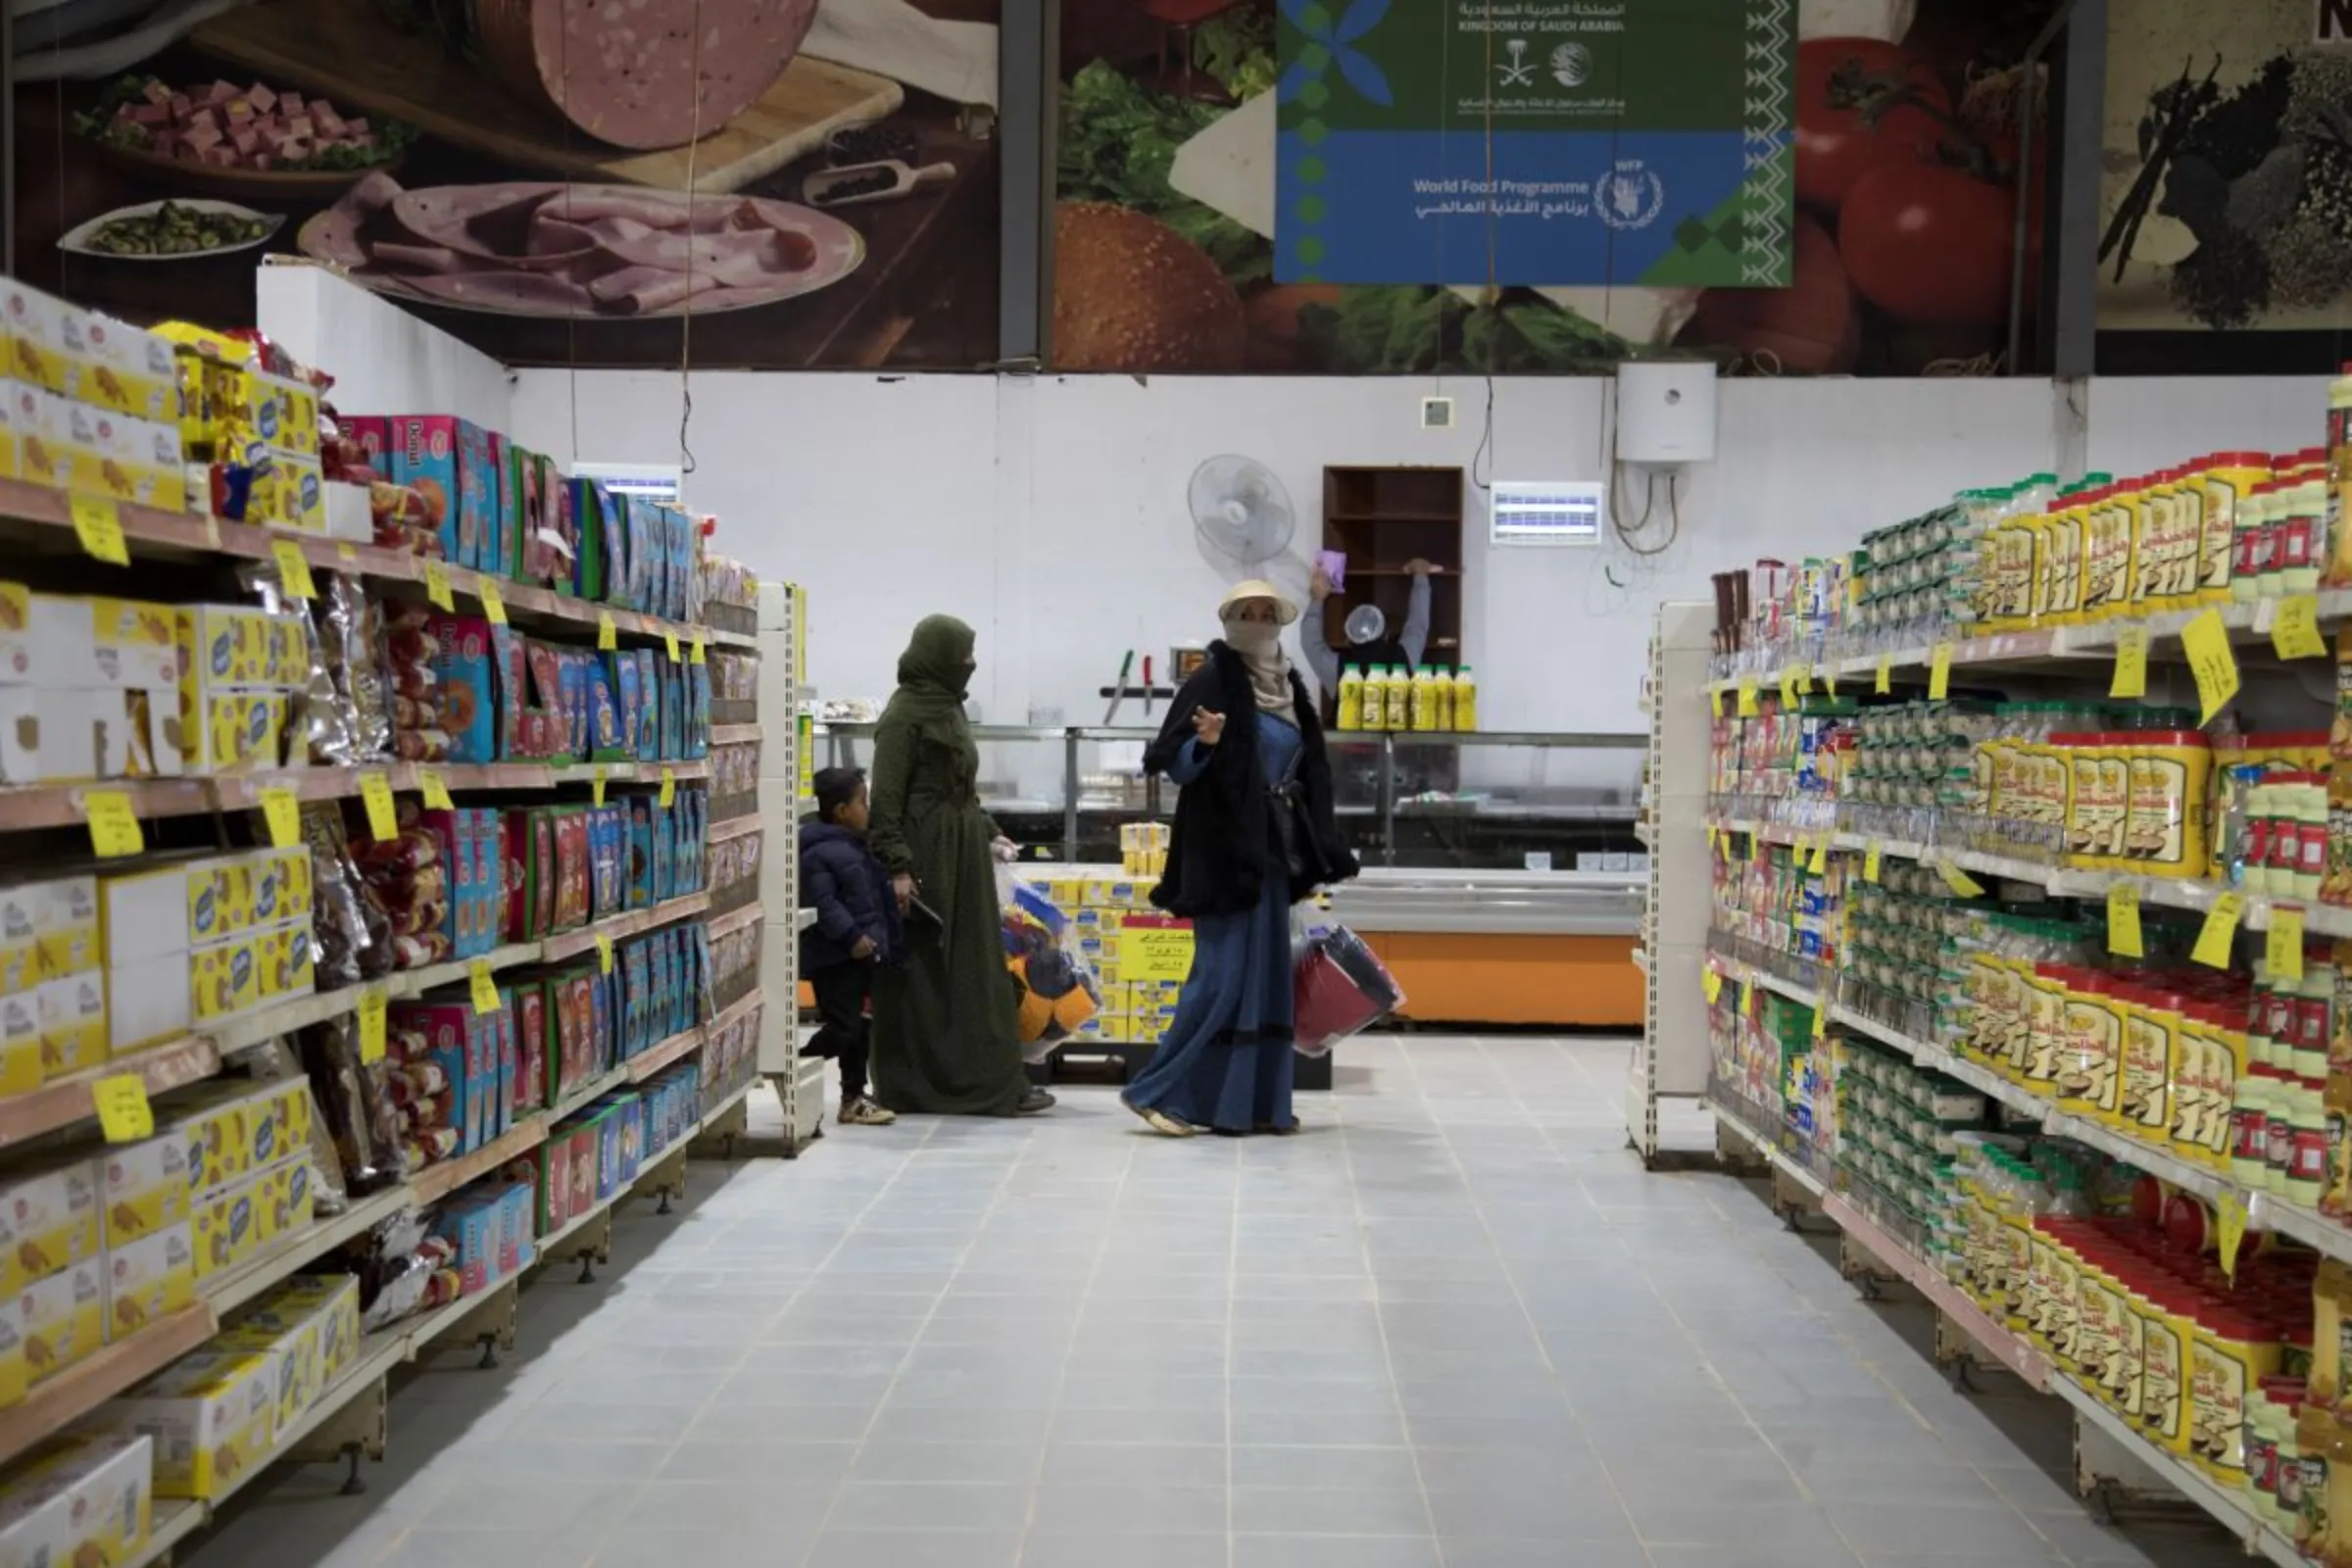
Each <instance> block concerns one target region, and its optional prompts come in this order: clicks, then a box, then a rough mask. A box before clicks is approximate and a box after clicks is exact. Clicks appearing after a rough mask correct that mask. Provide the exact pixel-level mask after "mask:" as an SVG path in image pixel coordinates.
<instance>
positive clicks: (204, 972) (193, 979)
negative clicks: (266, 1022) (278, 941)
mask: <svg viewBox="0 0 2352 1568" xmlns="http://www.w3.org/2000/svg"><path fill="white" fill-rule="evenodd" d="M261 940H262V939H261V938H260V937H257V936H241V937H229V938H228V939H226V940H225V941H221V942H214V943H208V944H207V945H205V946H204V947H201V948H198V949H197V950H196V951H195V952H194V953H192V954H190V955H188V958H189V963H190V967H189V970H188V1012H189V1016H190V1017H192V1018H193V1019H194V1020H195V1022H196V1024H197V1026H198V1027H199V1028H201V1027H203V1026H205V1025H207V1024H214V1023H219V1022H220V1021H221V1019H223V1018H234V1017H236V1016H237V1015H238V1014H240V1013H244V1012H250V1011H251V1010H253V1009H254V1008H255V1007H258V1006H260V1005H261V1003H262V975H261V959H260V956H259V955H258V954H257V952H256V949H257V948H258V947H259V945H260V943H261Z"/></svg>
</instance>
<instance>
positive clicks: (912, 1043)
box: [866, 615, 1054, 1116]
mask: <svg viewBox="0 0 2352 1568" xmlns="http://www.w3.org/2000/svg"><path fill="white" fill-rule="evenodd" d="M972 644H973V637H972V628H971V627H969V626H967V625H965V624H964V623H963V622H962V621H960V620H957V619H956V618H955V617H954V616H952V615H926V616H925V617H923V619H921V620H919V621H917V622H916V623H915V627H914V636H913V638H912V639H911V640H910V641H909V642H908V643H907V652H906V653H904V654H902V655H900V656H899V689H898V690H897V692H895V693H893V694H892V696H891V699H890V706H889V707H888V708H886V709H884V710H883V711H882V720H881V722H880V723H879V724H877V725H875V727H874V776H873V788H872V797H873V815H872V819H871V821H870V822H869V823H868V824H867V828H866V838H867V841H868V842H869V843H870V844H871V845H872V846H873V850H874V855H875V857H876V858H879V859H880V860H881V862H882V864H883V866H884V868H886V869H887V870H888V871H889V872H890V886H891V893H892V896H893V898H894V899H895V900H896V902H897V904H898V907H899V912H900V914H901V915H902V916H903V917H905V922H906V937H907V942H906V956H907V961H906V962H905V963H904V964H901V965H896V966H894V967H892V968H888V969H885V970H883V971H882V972H881V973H879V974H877V975H875V976H874V1036H873V1040H874V1043H873V1065H874V1093H875V1096H876V1098H878V1099H879V1100H880V1101H881V1102H882V1103H883V1104H885V1105H888V1106H889V1107H890V1108H891V1109H892V1110H895V1111H899V1112H902V1113H905V1112H909V1111H929V1112H934V1113H937V1114H941V1115H951V1116H1012V1115H1023V1116H1027V1115H1034V1114H1036V1113H1037V1112H1038V1111H1041V1110H1046V1109H1049V1108H1051V1107H1052V1106H1053V1104H1054V1097H1053V1096H1052V1095H1049V1094H1047V1093H1046V1092H1045V1091H1044V1090H1042V1089H1036V1088H1032V1087H1031V1086H1030V1083H1029V1075H1028V1072H1027V1070H1026V1069H1025V1068H1024V1067H1023V1065H1022V1062H1021V1040H1020V1026H1019V1022H1018V1018H1017V1013H1016V1008H1017V1002H1016V999H1015V996H1014V993H1013V987H1012V981H1011V978H1010V976H1008V975H1007V974H1006V972H1005V945H1004V938H1003V935H1002V929H1003V927H1002V924H1001V916H1000V914H999V912H998V909H997V879H996V868H995V864H994V862H995V860H996V859H997V858H998V857H999V855H1000V854H1002V853H1003V852H1004V851H1005V850H1007V849H1009V847H1010V846H1009V845H1008V844H1007V843H1006V841H1005V838H1004V837H1003V835H1001V834H999V833H998V832H997V827H996V824H995V823H994V822H992V821H990V820H989V817H988V813H987V812H986V811H984V810H982V809H980V796H979V789H978V781H979V777H980V748H979V747H978V746H977V745H975V744H974V743H973V741H972V730H971V725H970V724H969V723H968V722H967V721H966V720H965V718H964V715H963V696H964V692H965V691H966V690H967V689H968V688H969V687H970V685H971V680H972V670H973V669H974V668H975V667H976V666H975V663H974V662H973V659H972Z"/></svg>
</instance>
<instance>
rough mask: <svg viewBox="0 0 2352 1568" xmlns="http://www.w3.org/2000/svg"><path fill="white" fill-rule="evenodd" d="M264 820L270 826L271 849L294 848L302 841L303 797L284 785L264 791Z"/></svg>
mask: <svg viewBox="0 0 2352 1568" xmlns="http://www.w3.org/2000/svg"><path fill="white" fill-rule="evenodd" d="M262 820H263V821H265V822H267V823H268V824H269V826H270V848H271V849H273V850H290V849H292V848H293V847H294V846H295V845H297V844H299V843H301V842H302V797H301V796H299V795H297V794H295V793H294V792H293V791H292V790H290V789H286V788H284V787H283V786H282V785H281V786H272V787H271V788H270V789H266V790H264V791H262Z"/></svg>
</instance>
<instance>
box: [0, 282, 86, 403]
mask: <svg viewBox="0 0 2352 1568" xmlns="http://www.w3.org/2000/svg"><path fill="white" fill-rule="evenodd" d="M0 313H5V315H6V318H7V328H8V339H9V362H10V365H11V368H13V369H14V370H15V372H16V377H17V379H18V380H20V381H24V382H26V383H28V384H30V385H32V386H36V387H44V388H46V389H48V390H49V391H51V392H63V391H65V390H66V388H67V387H69V386H70V385H72V384H73V355H72V352H71V351H70V350H69V349H68V348H67V346H66V319H67V318H68V317H69V316H73V315H76V314H78V313H77V312H76V311H75V310H74V308H73V306H71V305H68V304H67V303H66V302H65V301H64V300H61V299H56V298H54V297H52V296H50V295H47V294H44V293H42V292H41V291H40V290H39V289H37V288H32V287H29V286H28V285H26V284H24V283H20V282H18V281H17V280H16V279H14V278H9V279H7V280H5V281H4V282H0Z"/></svg>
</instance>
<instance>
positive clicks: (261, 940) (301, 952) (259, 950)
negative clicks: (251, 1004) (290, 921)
mask: <svg viewBox="0 0 2352 1568" xmlns="http://www.w3.org/2000/svg"><path fill="white" fill-rule="evenodd" d="M253 942H254V969H255V973H256V975H257V977H258V978H259V980H260V983H261V993H262V1000H263V1001H264V1002H276V1001H279V1000H280V999H282V998H286V997H307V996H309V995H310V994H311V993H312V992H313V991H315V990H317V989H318V984H319V974H318V965H317V962H316V960H315V958H314V956H313V955H312V950H311V934H310V932H308V931H306V930H303V929H300V928H298V927H294V926H281V927H279V928H278V929H277V930H274V931H264V932H263V933H262V934H261V935H259V936H257V937H255V938H254V939H253Z"/></svg>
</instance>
